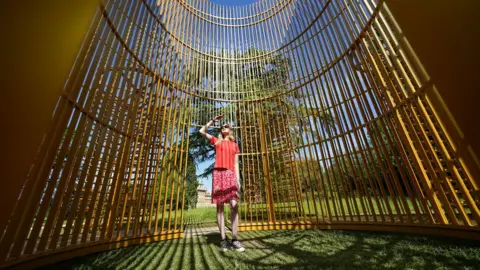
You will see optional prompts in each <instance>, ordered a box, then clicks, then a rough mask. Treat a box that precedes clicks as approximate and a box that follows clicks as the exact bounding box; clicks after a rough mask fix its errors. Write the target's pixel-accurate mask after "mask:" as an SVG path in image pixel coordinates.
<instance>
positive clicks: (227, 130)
mask: <svg viewBox="0 0 480 270" xmlns="http://www.w3.org/2000/svg"><path fill="white" fill-rule="evenodd" d="M221 132H222V135H223V137H224V138H225V137H227V136H228V135H230V133H231V129H230V128H229V127H222V130H221Z"/></svg>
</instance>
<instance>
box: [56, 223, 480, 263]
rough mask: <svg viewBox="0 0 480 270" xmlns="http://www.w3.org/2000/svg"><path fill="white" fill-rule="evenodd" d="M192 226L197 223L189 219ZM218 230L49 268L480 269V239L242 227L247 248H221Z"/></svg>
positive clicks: (106, 253) (89, 257)
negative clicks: (469, 240) (222, 249)
mask: <svg viewBox="0 0 480 270" xmlns="http://www.w3.org/2000/svg"><path fill="white" fill-rule="evenodd" d="M191 226H193V225H191ZM219 239H220V237H219V234H218V233H211V234H207V235H198V236H191V237H186V238H184V239H177V240H170V241H163V242H157V243H149V244H143V245H138V246H132V247H127V248H121V249H116V250H112V251H107V252H102V253H98V254H93V255H89V256H85V257H81V258H77V259H72V260H69V261H65V262H61V263H58V264H56V265H51V266H48V267H47V268H46V269H364V270H366V269H480V244H478V243H471V242H466V241H461V240H457V239H445V238H443V239H440V238H433V237H423V236H410V235H403V234H387V233H374V232H356V231H320V230H317V231H315V230H294V231H251V232H242V233H240V239H241V240H242V242H243V244H244V246H245V247H246V251H245V252H244V253H236V252H234V251H228V252H226V253H222V252H220V251H219V250H218V248H217V246H218V242H219Z"/></svg>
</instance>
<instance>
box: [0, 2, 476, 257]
mask: <svg viewBox="0 0 480 270" xmlns="http://www.w3.org/2000/svg"><path fill="white" fill-rule="evenodd" d="M433 87H434V85H433V83H432V82H431V81H430V80H429V78H428V76H427V75H426V73H425V72H424V71H423V69H422V67H421V65H420V63H419V62H418V61H417V60H416V57H415V55H414V53H413V51H412V50H411V49H410V47H409V45H408V43H407V41H406V40H405V39H404V38H403V36H402V34H401V30H400V29H399V27H398V26H397V25H396V23H395V22H394V21H393V18H392V16H391V14H390V13H389V10H388V8H387V7H386V5H385V3H383V1H381V0H378V1H376V0H323V1H299V0H264V1H259V2H257V3H255V4H252V5H248V6H242V7H227V6H217V5H215V4H212V3H211V2H210V1H207V0H185V1H183V0H179V1H159V2H158V3H157V2H156V1H154V0H142V1H140V0H139V1H126V0H110V1H108V2H107V3H105V4H104V5H102V6H101V7H100V9H99V12H98V14H97V17H96V18H95V20H94V23H93V24H92V27H91V29H90V32H89V34H88V36H87V39H86V42H85V43H84V45H83V48H82V49H81V52H80V53H79V56H78V59H77V61H76V62H75V66H74V67H73V71H72V73H71V76H70V78H69V79H68V81H67V83H66V86H65V89H64V92H63V94H62V96H61V97H60V98H59V101H58V104H57V106H56V109H55V113H54V116H53V121H52V125H51V126H50V129H49V130H48V133H47V136H46V138H48V139H46V140H44V141H43V143H42V145H41V148H40V151H39V153H38V157H37V159H36V161H35V163H34V164H33V166H32V169H31V171H30V173H29V175H28V179H27V181H26V182H25V184H24V187H23V189H22V191H21V194H19V199H18V202H17V205H16V206H15V209H14V211H13V213H12V215H11V218H10V220H9V223H8V225H7V226H6V230H5V231H3V232H2V240H1V248H0V262H5V263H7V264H13V263H17V262H20V261H24V260H30V259H34V258H41V257H42V256H44V255H52V254H56V253H58V254H61V253H64V252H66V251H75V250H86V249H88V251H86V252H91V251H94V250H101V249H109V248H115V247H119V246H123V245H127V244H134V243H142V242H147V241H156V240H161V239H171V238H177V237H182V232H183V223H182V220H183V205H184V203H183V201H184V193H185V192H184V191H185V181H186V180H185V176H186V172H187V168H188V165H189V162H191V161H190V159H191V156H190V155H189V149H190V148H191V144H190V139H191V137H192V134H195V132H197V130H198V128H199V127H200V126H202V125H204V124H205V123H206V122H208V121H209V120H210V119H212V118H213V117H214V116H215V115H220V114H223V115H225V120H226V121H227V122H228V123H230V124H232V125H233V126H234V132H235V136H236V138H237V139H238V142H239V145H240V148H241V152H242V153H241V165H240V167H241V175H242V182H243V192H242V200H241V212H240V214H241V217H240V219H241V221H240V229H241V230H247V229H290V228H340V229H342V228H343V229H371V230H401V231H411V232H415V231H418V232H420V230H425V229H429V231H431V232H436V233H445V232H450V234H451V235H464V236H467V237H472V235H476V237H478V223H479V221H480V212H479V200H478V198H476V197H475V192H477V191H478V189H479V187H478V182H475V179H474V177H473V176H472V175H473V174H472V173H471V171H472V170H477V169H478V168H467V166H466V165H465V164H464V163H463V162H462V161H461V160H459V159H458V158H457V157H456V155H455V151H454V147H453V146H452V144H453V142H452V140H451V139H450V137H449V135H448V132H447V130H446V129H445V128H444V127H443V125H442V123H441V122H440V121H439V118H438V116H437V113H436V110H438V108H434V107H433V106H432V104H431V102H430V100H429V97H428V95H427V94H426V93H427V92H429V91H430V90H431V89H432V88H433ZM444 121H447V120H444ZM214 132H215V130H214ZM469 170H470V171H469ZM476 180H477V181H478V179H476ZM80 253H81V252H79V253H78V254H80Z"/></svg>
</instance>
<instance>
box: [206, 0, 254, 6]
mask: <svg viewBox="0 0 480 270" xmlns="http://www.w3.org/2000/svg"><path fill="white" fill-rule="evenodd" d="M258 1H259V0H210V2H212V3H214V4H217V5H225V6H246V5H250V4H253V3H256V2H258Z"/></svg>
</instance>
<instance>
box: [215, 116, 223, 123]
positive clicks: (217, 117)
mask: <svg viewBox="0 0 480 270" xmlns="http://www.w3.org/2000/svg"><path fill="white" fill-rule="evenodd" d="M222 118H223V115H217V116H215V118H214V119H213V122H218V121H220V119H222Z"/></svg>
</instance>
